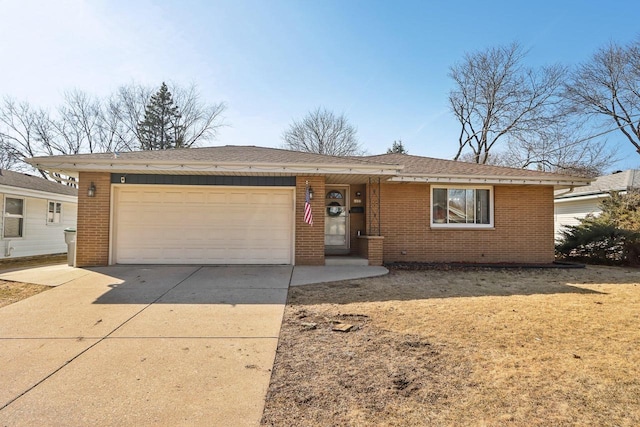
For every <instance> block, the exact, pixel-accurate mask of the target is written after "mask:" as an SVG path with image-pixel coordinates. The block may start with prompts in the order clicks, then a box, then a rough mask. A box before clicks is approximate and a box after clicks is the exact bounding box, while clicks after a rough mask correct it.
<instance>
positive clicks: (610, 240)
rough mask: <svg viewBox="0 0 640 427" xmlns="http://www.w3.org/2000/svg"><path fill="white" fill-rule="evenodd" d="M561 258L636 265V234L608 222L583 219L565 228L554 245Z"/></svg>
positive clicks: (638, 251) (638, 249) (638, 250)
mask: <svg viewBox="0 0 640 427" xmlns="http://www.w3.org/2000/svg"><path fill="white" fill-rule="evenodd" d="M556 252H557V253H558V254H559V255H560V256H561V257H563V258H569V259H576V260H580V261H583V262H590V263H595V264H617V265H619V264H632V265H637V264H638V255H640V235H639V233H637V232H633V231H629V230H622V229H620V228H617V227H615V226H613V225H610V224H599V223H597V222H583V223H582V224H580V225H577V226H571V227H567V230H566V231H564V232H563V238H562V240H561V241H560V243H559V244H558V245H556Z"/></svg>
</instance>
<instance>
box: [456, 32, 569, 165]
mask: <svg viewBox="0 0 640 427" xmlns="http://www.w3.org/2000/svg"><path fill="white" fill-rule="evenodd" d="M524 57H525V52H524V51H523V49H522V48H521V47H520V46H519V45H518V44H516V43H514V44H511V45H509V46H505V47H497V48H490V49H487V50H485V51H481V52H475V53H472V54H467V55H466V56H465V59H464V60H463V61H462V62H461V63H459V64H457V65H454V66H453V67H451V69H450V73H449V75H450V77H451V78H452V79H453V80H454V82H455V84H456V87H455V89H453V90H452V91H451V92H450V94H449V102H450V106H451V110H452V111H453V113H454V115H455V117H456V119H457V120H458V121H459V123H460V126H461V127H460V135H459V138H458V142H459V147H458V152H457V153H456V156H455V159H456V160H458V159H460V158H461V156H462V155H463V153H464V152H465V150H471V153H472V158H473V161H474V162H475V163H486V162H487V161H488V159H489V155H490V153H491V152H492V151H494V147H495V146H496V144H497V143H498V142H499V141H501V140H507V139H515V140H520V141H522V140H526V139H527V135H528V134H531V133H535V132H537V131H540V130H541V129H544V128H545V127H548V126H550V125H551V124H552V123H553V122H554V120H555V114H556V113H557V109H556V108H555V106H556V104H557V102H559V101H558V98H559V97H558V95H559V92H560V89H561V87H562V83H563V78H564V76H565V69H564V68H563V67H561V66H550V67H543V68H541V69H539V70H534V69H531V68H526V67H525V66H524V65H523V64H522V62H523V59H524Z"/></svg>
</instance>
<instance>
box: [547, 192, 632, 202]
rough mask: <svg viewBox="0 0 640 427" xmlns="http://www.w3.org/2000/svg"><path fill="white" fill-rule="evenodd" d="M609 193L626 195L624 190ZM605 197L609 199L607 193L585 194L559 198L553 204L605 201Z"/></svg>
mask: <svg viewBox="0 0 640 427" xmlns="http://www.w3.org/2000/svg"><path fill="white" fill-rule="evenodd" d="M611 191H615V192H617V193H618V194H623V195H624V194H627V191H626V190H623V191H619V190H611ZM607 197H610V194H609V193H596V194H585V195H584V196H580V195H576V196H571V197H559V198H556V199H554V200H553V201H554V203H563V202H576V201H580V200H595V199H606V198H607Z"/></svg>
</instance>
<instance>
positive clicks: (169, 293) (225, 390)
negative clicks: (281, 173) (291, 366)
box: [0, 266, 293, 426]
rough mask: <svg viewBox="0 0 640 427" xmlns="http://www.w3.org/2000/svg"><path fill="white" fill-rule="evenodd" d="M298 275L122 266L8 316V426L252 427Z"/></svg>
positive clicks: (1, 386) (1, 402) (2, 329)
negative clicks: (249, 426)
mask: <svg viewBox="0 0 640 427" xmlns="http://www.w3.org/2000/svg"><path fill="white" fill-rule="evenodd" d="M292 269H293V267H291V266H274V267H264V266H256V267H253V266H252V267H247V266H241V267H197V266H153V267H142V266H136V267H129V266H116V267H105V268H96V269H92V270H78V271H81V272H83V273H84V272H86V273H87V274H78V276H77V277H75V278H73V279H72V280H70V281H68V282H66V283H64V284H61V285H60V286H57V287H55V288H54V289H51V290H48V291H46V292H44V293H41V294H38V295H36V296H34V297H31V298H28V299H26V300H23V301H20V302H18V303H15V304H12V305H9V306H6V307H4V308H2V309H0V361H2V367H1V371H0V372H1V375H0V426H5V425H11V426H14V425H67V426H76V425H77V426H81V425H82V426H85V425H100V426H108V425H154V426H157V425H190V426H192V425H208V426H215V425H238V426H239V425H255V424H258V423H259V420H260V417H261V415H262V410H263V405H264V397H265V394H266V390H267V387H268V385H269V378H270V374H271V367H272V364H273V360H274V356H275V351H276V346H277V342H278V334H279V331H280V324H281V321H282V315H283V310H284V305H285V302H286V296H287V288H288V286H289V283H290V281H291V277H292Z"/></svg>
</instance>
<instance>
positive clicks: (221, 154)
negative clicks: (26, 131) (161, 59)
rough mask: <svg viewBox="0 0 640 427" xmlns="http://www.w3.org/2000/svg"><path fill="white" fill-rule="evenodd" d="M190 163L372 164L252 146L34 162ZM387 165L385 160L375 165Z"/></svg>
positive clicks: (128, 153)
mask: <svg viewBox="0 0 640 427" xmlns="http://www.w3.org/2000/svg"><path fill="white" fill-rule="evenodd" d="M41 159H42V160H44V159H46V160H47V161H48V162H51V161H55V160H60V161H64V162H71V161H78V162H89V161H92V160H97V161H107V162H115V161H118V162H125V161H129V162H131V161H133V162H142V163H144V162H149V163H153V162H166V161H171V162H189V163H221V164H222V163H257V164H354V163H356V164H363V165H364V164H369V163H373V162H371V161H369V160H367V159H366V158H359V157H345V156H329V155H325V154H316V153H306V152H302V151H291V150H283V149H279V148H270V147H256V146H253V145H245V146H242V145H225V146H220V147H200V148H178V149H174V150H147V151H127V152H122V153H92V154H75V155H71V156H46V157H34V158H33V159H31V160H32V163H33V162H36V163H37V162H38V160H41ZM376 163H381V164H382V163H384V161H380V162H376Z"/></svg>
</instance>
